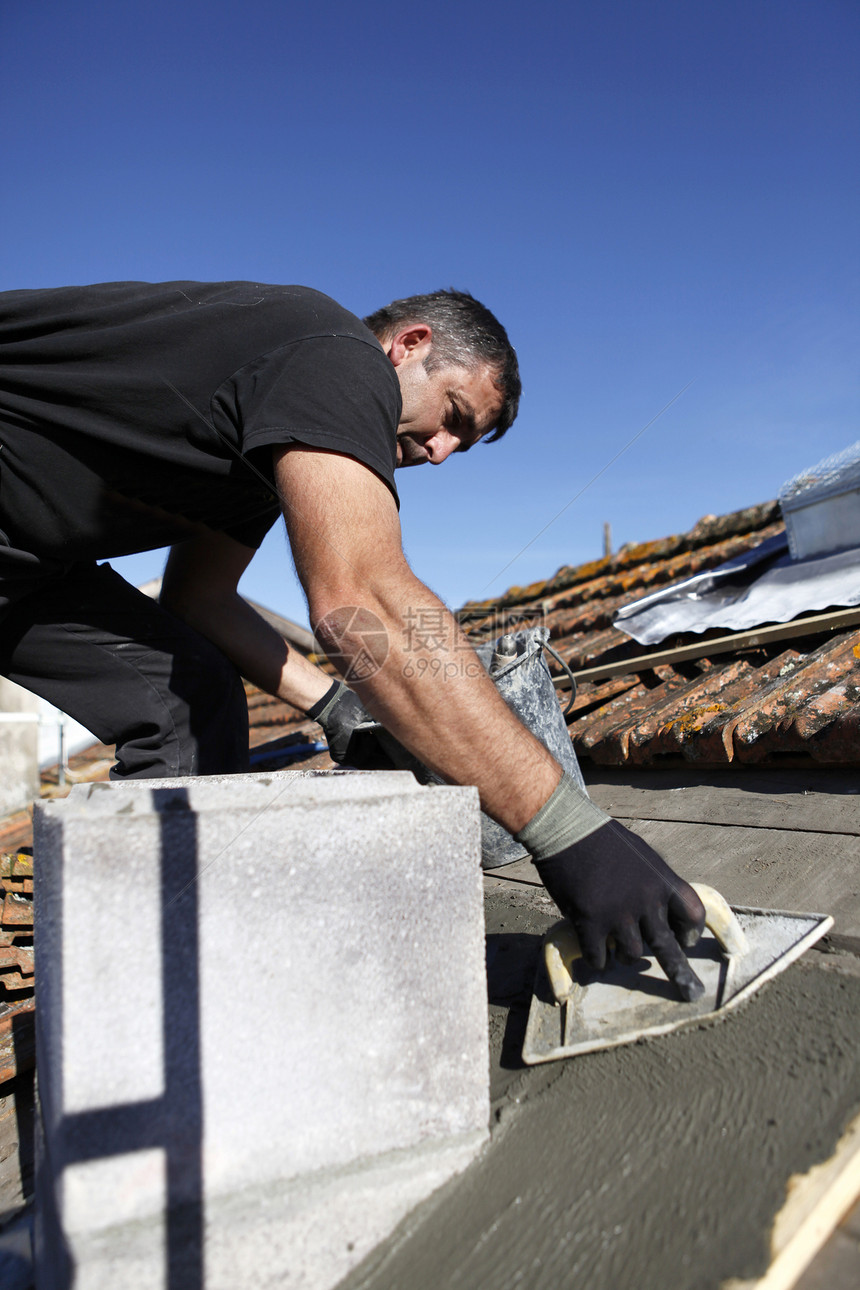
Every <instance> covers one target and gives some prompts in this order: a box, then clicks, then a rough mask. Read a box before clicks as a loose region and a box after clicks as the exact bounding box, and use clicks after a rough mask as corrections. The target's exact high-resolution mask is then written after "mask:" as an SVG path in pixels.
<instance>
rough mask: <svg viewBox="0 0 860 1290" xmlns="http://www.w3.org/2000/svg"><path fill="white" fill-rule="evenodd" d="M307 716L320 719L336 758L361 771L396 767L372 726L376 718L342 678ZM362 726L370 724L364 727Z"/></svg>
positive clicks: (331, 752)
mask: <svg viewBox="0 0 860 1290" xmlns="http://www.w3.org/2000/svg"><path fill="white" fill-rule="evenodd" d="M308 716H309V717H310V718H311V719H312V720H313V721H318V722H319V724H320V725H321V726H322V728H323V731H324V733H325V737H326V739H327V740H328V750H329V754H330V755H331V757H332V760H333V761H336V762H338V763H340V764H342V763H344V762H345V763H346V764H347V765H348V766H355V767H356V768H357V769H358V770H394V769H395V766H394V762H393V761H392V760H391V758H390V757H389V756H388V754H387V753H386V752H385V751H384V750H383V748H382V746H381V744H380V743H379V740H378V739H377V737H376V734H375V732H374V730H373V729H371V727H373V726H375V724H376V723H375V722H374V720H373V717H372V716H371V715H370V713H369V712H368V711H367V709H366V708H365V707H364V705H363V704H362V702H361V700H360V699H359V697H358V695H357V694H353V692H352V690H350V689H349V688H348V686H346V685H344V684H343V682H342V681H335V682H334V684H333V685H332V686H331V687H330V689H328V690H326V692H325V694H324V695H323V696H322V698H321V699H319V700H318V701H317V702H316V703H315V704H314V706H313V707H312V708H309V709H308ZM362 726H365V727H367V728H366V729H362Z"/></svg>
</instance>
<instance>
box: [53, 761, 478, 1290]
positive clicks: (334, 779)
mask: <svg viewBox="0 0 860 1290" xmlns="http://www.w3.org/2000/svg"><path fill="white" fill-rule="evenodd" d="M36 849H37V863H36V875H37V877H36V893H35V897H36V972H37V980H38V991H39V1007H38V1011H37V1044H38V1050H37V1061H38V1069H39V1082H40V1098H41V1112H42V1129H43V1133H44V1143H45V1146H44V1151H43V1152H42V1158H41V1163H40V1177H39V1191H38V1197H39V1201H38V1203H39V1236H38V1240H37V1285H39V1286H40V1287H44V1288H45V1290H47V1288H48V1287H50V1288H51V1290H56V1288H57V1287H61V1286H64V1285H71V1284H72V1281H74V1285H75V1287H76V1290H84V1288H85V1290H107V1287H111V1290H114V1288H115V1287H116V1286H117V1285H122V1286H123V1287H127V1288H128V1290H135V1288H136V1287H138V1286H140V1287H143V1286H146V1287H147V1290H150V1288H151V1287H161V1286H163V1287H165V1290H178V1287H179V1286H182V1290H198V1288H199V1290H202V1288H203V1287H204V1286H205V1287H220V1286H222V1285H223V1286H224V1287H226V1286H228V1285H229V1286H231V1287H232V1288H233V1290H241V1287H243V1286H246V1285H247V1286H249V1287H251V1286H253V1287H255V1290H257V1287H261V1286H268V1285H272V1286H276V1285H281V1284H289V1285H290V1286H306V1287H308V1288H311V1287H313V1288H314V1290H324V1288H325V1287H328V1286H332V1285H335V1284H336V1282H337V1281H338V1280H340V1279H341V1278H342V1277H343V1276H345V1275H346V1273H347V1272H348V1270H349V1269H350V1267H352V1266H353V1265H354V1264H355V1263H357V1262H358V1261H359V1260H360V1259H361V1258H362V1257H364V1255H365V1254H366V1253H367V1252H368V1249H370V1248H372V1245H373V1244H375V1243H376V1242H377V1241H378V1240H380V1239H382V1237H383V1236H385V1235H387V1233H388V1232H389V1231H390V1230H391V1228H392V1227H393V1226H394V1225H396V1223H397V1222H398V1221H399V1220H400V1218H401V1217H402V1216H403V1214H404V1213H406V1212H407V1211H408V1209H409V1208H411V1207H412V1206H413V1205H414V1204H416V1203H417V1202H418V1201H419V1200H420V1199H422V1198H423V1197H424V1196H425V1195H427V1194H428V1192H429V1191H431V1190H433V1189H434V1188H435V1187H436V1186H438V1185H439V1184H440V1183H441V1182H443V1181H444V1180H445V1179H446V1178H447V1177H449V1176H450V1175H451V1174H452V1173H453V1172H456V1171H457V1170H458V1169H460V1168H462V1167H464V1165H465V1164H466V1163H467V1162H468V1160H469V1159H471V1158H472V1157H473V1156H474V1154H475V1153H476V1152H477V1151H478V1150H479V1149H480V1147H481V1145H482V1143H483V1142H484V1140H485V1139H486V1136H487V1126H488V1118H489V1100H488V1042H487V1006H486V1002H487V1001H486V981H485V973H484V938H483V905H482V887H481V869H480V824H479V808H478V799H477V793H476V791H475V790H474V789H469V788H447V787H446V788H439V787H434V788H421V787H419V786H418V785H417V784H416V783H415V781H414V779H413V778H412V776H411V775H409V774H405V773H401V772H391V773H380V774H372V775H370V774H347V773H342V772H334V773H330V774H323V775H319V774H317V775H308V774H302V773H301V772H298V773H297V772H289V771H286V772H279V773H272V774H260V775H247V776H230V777H224V778H217V779H215V778H212V779H199V780H173V781H158V782H156V781H148V782H147V783H133V784H121V783H113V784H109V785H101V784H100V785H81V786H78V787H76V788H75V789H73V790H72V793H71V794H70V796H69V797H68V798H67V799H66V801H64V802H52V803H49V804H43V805H41V806H39V807H37V811H36ZM72 1268H77V1273H76V1275H75V1276H74V1278H73V1276H72V1271H71V1269H72ZM287 1274H289V1276H288V1277H287Z"/></svg>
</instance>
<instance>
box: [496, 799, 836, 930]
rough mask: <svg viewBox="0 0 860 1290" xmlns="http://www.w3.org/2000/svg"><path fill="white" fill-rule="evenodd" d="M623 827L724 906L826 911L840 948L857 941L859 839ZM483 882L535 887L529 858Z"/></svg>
mask: <svg viewBox="0 0 860 1290" xmlns="http://www.w3.org/2000/svg"><path fill="white" fill-rule="evenodd" d="M625 823H626V824H627V826H628V827H629V828H630V829H631V830H632V831H633V832H634V833H637V834H638V835H639V836H640V837H642V838H644V839H645V841H646V842H648V843H650V845H651V846H653V847H654V849H655V850H656V851H658V852H659V853H660V855H661V856H663V857H664V859H665V860H666V862H667V863H668V864H670V865H671V866H672V868H673V869H674V870H675V871H676V872H677V873H679V874H680V875H681V877H682V878H686V879H687V881H688V882H707V883H709V884H710V885H711V886H713V887H716V888H717V890H718V891H721V892H722V894H723V895H724V896H725V898H726V900H728V901H729V903H730V904H733V905H753V906H758V907H761V908H763V909H788V910H797V911H798V912H800V913H821V914H832V915H833V917H834V919H835V927H834V933H835V939H836V941H837V942H838V943H840V944H841V943H844V944H846V945H849V946H850V945H853V943H854V942H855V941H856V940H857V939H858V938H860V838H858V837H853V836H849V835H845V834H832V833H802V832H798V831H796V830H791V829H764V828H742V827H737V826H735V827H726V826H723V825H718V824H689V823H686V822H683V821H674V820H627V821H625ZM484 881H485V884H487V885H492V886H496V885H498V884H502V883H504V884H506V885H508V886H509V887H510V888H511V889H513V888H519V889H520V890H525V888H532V889H533V888H535V887H539V886H540V879H539V877H538V874H537V870H536V869H535V867H534V865H533V864H532V863H531V861H529V860H517V861H516V862H515V863H514V864H512V865H505V866H504V867H503V868H501V869H494V870H491V871H489V872H488V873H487V874H486V875H485V879H484Z"/></svg>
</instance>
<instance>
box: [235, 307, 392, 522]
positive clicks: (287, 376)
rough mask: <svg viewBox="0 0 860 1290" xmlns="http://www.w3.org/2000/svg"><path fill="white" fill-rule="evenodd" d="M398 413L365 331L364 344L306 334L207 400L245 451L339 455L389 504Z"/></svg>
mask: <svg viewBox="0 0 860 1290" xmlns="http://www.w3.org/2000/svg"><path fill="white" fill-rule="evenodd" d="M400 411H401V401H400V382H399V381H398V379H397V373H396V372H395V370H394V367H393V365H392V363H391V361H390V359H389V358H388V356H387V355H386V354H385V352H384V351H383V350H382V348H381V346H380V345H379V344H378V343H377V342H376V341H375V339H374V338H373V337H372V336H371V335H370V333H368V340H366V341H365V340H363V339H361V338H358V337H354V336H339V335H334V336H332V335H329V336H311V337H306V338H304V339H302V340H299V341H294V342H293V343H291V344H288V345H284V346H282V347H280V348H278V349H274V350H272V351H270V352H269V353H267V354H265V355H262V356H261V357H259V358H256V359H254V360H253V361H252V362H251V363H249V364H247V365H246V366H245V367H243V368H242V369H241V370H240V371H239V372H237V373H235V374H234V376H233V377H231V378H230V380H229V381H228V382H225V384H224V386H222V387H221V389H220V390H219V391H218V393H217V394H216V396H215V398H214V399H213V414H214V415H216V416H217V415H219V414H220V415H226V416H228V417H230V419H231V420H233V421H234V424H237V425H238V427H239V432H240V442H241V445H242V452H243V454H244V453H249V452H252V451H253V450H254V449H257V448H261V447H264V446H266V445H271V444H276V443H277V444H281V443H303V444H307V445H309V446H310V447H314V448H327V449H329V450H330V451H333V452H341V453H344V454H345V455H346V456H348V457H353V458H355V459H356V460H357V461H360V462H362V463H363V464H364V465H366V466H369V467H370V469H371V470H373V471H374V472H375V473H376V474H377V475H379V476H380V477H381V479H382V480H383V481H384V482H385V483H386V484H387V485H388V487H389V489H390V490H391V492H392V494H393V496H394V499H395V501H397V490H396V488H395V484H394V468H395V465H396V459H397V426H398V424H399V421H400ZM398 505H399V503H398Z"/></svg>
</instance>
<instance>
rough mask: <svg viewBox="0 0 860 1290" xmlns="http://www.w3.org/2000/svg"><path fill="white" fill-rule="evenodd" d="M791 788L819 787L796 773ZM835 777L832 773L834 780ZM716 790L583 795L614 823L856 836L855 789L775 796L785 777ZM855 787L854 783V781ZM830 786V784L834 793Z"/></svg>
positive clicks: (609, 789)
mask: <svg viewBox="0 0 860 1290" xmlns="http://www.w3.org/2000/svg"><path fill="white" fill-rule="evenodd" d="M796 774H797V776H798V779H797V783H798V784H802V783H804V782H811V783H814V784H816V786H821V784H822V781H821V780H820V779H812V777H810V776H804V774H803V772H802V771H799V772H796ZM835 779H836V775H835V773H834V780H835ZM734 780H735V782H733V783H732V782H730V781H728V779H727V780H725V781H723V782H722V783H716V784H713V783H712V784H675V785H673V786H672V787H667V788H663V789H654V788H644V787H639V786H638V785H636V784H623V783H608V784H607V783H602V784H601V783H592V784H590V785H589V789H588V791H589V793H590V795H591V797H592V799H593V800H594V801H595V802H596V803H597V805H598V806H601V807H602V808H603V810H604V811H608V812H609V814H610V815H612V816H614V817H615V818H617V819H620V820H636V819H640V820H676V821H679V822H685V823H690V824H725V825H739V826H741V827H744V828H759V829H795V830H800V831H801V832H804V833H846V834H852V835H854V836H858V835H860V789H858V788H856V787H854V786H852V787H851V790H850V791H848V792H836V791H834V792H830V793H828V792H820V791H815V789H812V791H810V790H808V789H801V790H800V791H797V790H795V791H792V788H791V786H790V785H785V786H784V787H785V789H786V791H782V792H780V791H779V784H780V781H783V782H784V781H785V773H784V772H783V774H782V775H781V776H780V777H778V778H776V777H775V779H774V780H772V781H771V782H770V783H769V784H768V783H767V781H766V780H765V781H764V784H762V783H761V779H759V785H760V787H757V786H756V785H755V784H753V785H752V786H749V785H748V781H747V779H746V778H744V779H743V780H741V781H740V782H738V777H737V776H735V777H734ZM855 783H856V781H855ZM835 787H836V784H834V788H835Z"/></svg>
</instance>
